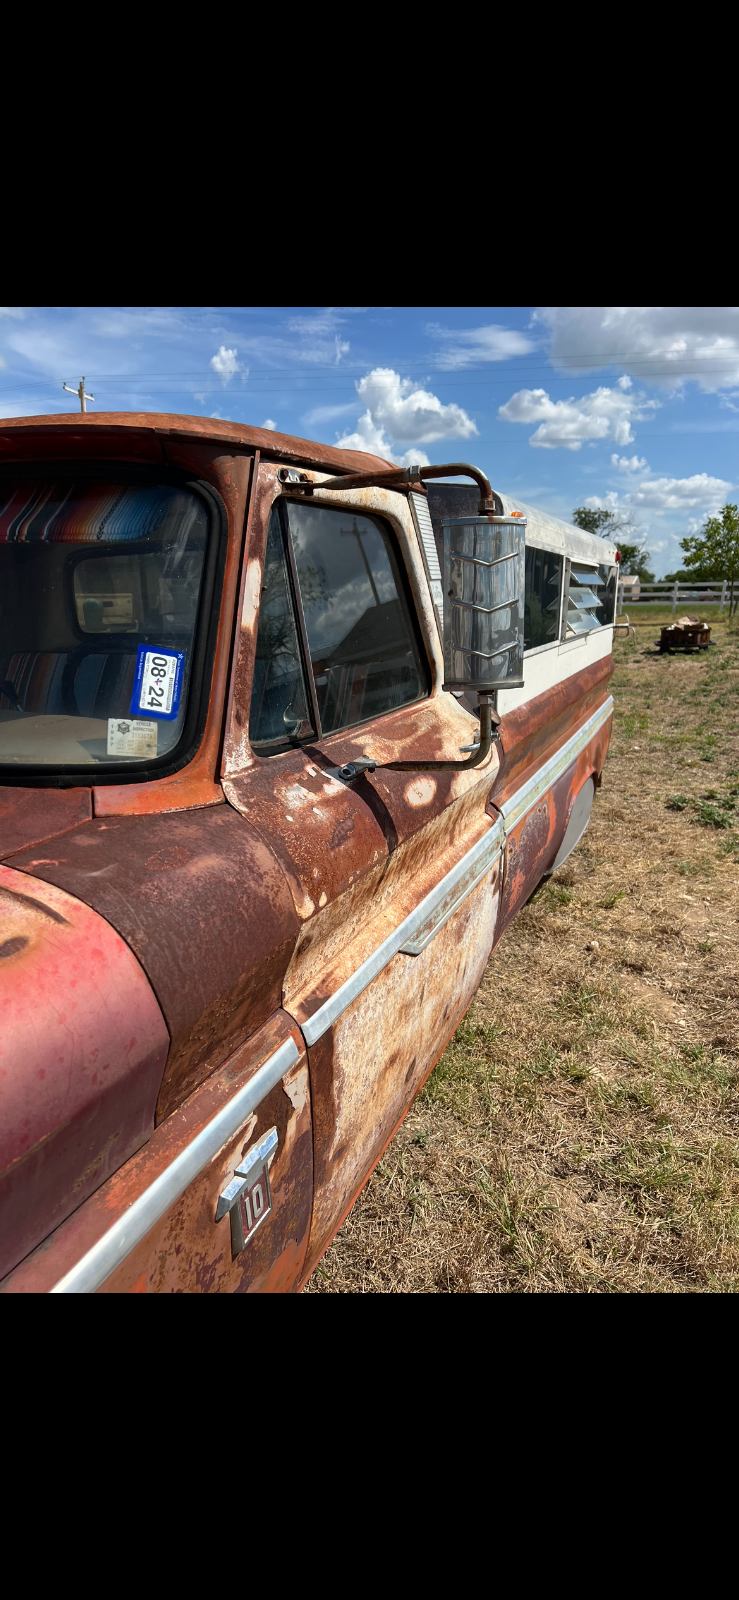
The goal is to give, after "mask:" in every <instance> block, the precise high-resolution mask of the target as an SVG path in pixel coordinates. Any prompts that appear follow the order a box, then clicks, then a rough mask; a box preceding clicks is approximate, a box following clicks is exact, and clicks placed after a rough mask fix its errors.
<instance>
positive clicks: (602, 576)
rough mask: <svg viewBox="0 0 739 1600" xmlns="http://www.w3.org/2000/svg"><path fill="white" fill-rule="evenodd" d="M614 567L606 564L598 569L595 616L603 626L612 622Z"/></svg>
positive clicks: (614, 582)
mask: <svg viewBox="0 0 739 1600" xmlns="http://www.w3.org/2000/svg"><path fill="white" fill-rule="evenodd" d="M616 571H617V568H616V567H611V566H609V565H608V564H607V563H606V562H604V563H602V564H601V566H600V567H599V568H598V581H597V588H596V585H595V584H594V585H593V587H594V588H596V593H597V595H598V601H599V605H598V610H597V612H596V616H597V618H598V621H599V622H600V623H601V624H602V625H603V626H605V625H607V624H608V623H609V622H613V608H614V604H615V601H616Z"/></svg>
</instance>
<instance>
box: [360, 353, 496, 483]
mask: <svg viewBox="0 0 739 1600" xmlns="http://www.w3.org/2000/svg"><path fill="white" fill-rule="evenodd" d="M356 388H357V394H358V396H359V398H360V400H363V401H365V402H366V405H367V410H366V411H365V412H364V413H363V414H362V416H361V417H360V418H359V420H358V422H357V424H356V428H355V429H354V431H353V432H352V433H345V434H343V435H342V437H341V438H340V439H339V441H338V442H339V444H340V445H341V447H342V449H345V450H369V451H371V452H372V454H373V455H380V456H385V457H386V458H388V459H389V460H391V461H396V462H397V463H398V465H399V466H408V467H410V466H414V465H415V464H416V462H418V463H419V465H428V456H427V455H425V453H424V451H423V450H419V448H418V446H419V444H434V443H436V442H437V440H439V439H468V438H469V437H470V435H471V434H473V433H477V427H476V425H475V423H474V422H473V420H472V418H471V417H470V416H468V414H467V412H466V411H463V409H462V407H461V406H458V405H456V404H455V403H454V402H450V404H448V405H444V404H443V402H442V401H441V400H439V398H438V396H437V395H435V394H431V393H430V391H429V390H428V389H419V388H417V387H416V386H415V385H414V384H413V382H412V380H411V379H410V378H401V376H400V374H399V373H398V372H394V371H393V369H392V367H375V368H373V370H372V372H368V373H366V374H365V376H364V377H363V378H360V380H359V383H358V384H357V386H356ZM398 443H401V444H407V443H411V444H412V446H413V448H412V449H410V450H407V451H406V452H405V453H404V454H401V455H399V454H397V453H396V452H397V445H398Z"/></svg>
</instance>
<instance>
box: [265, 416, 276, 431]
mask: <svg viewBox="0 0 739 1600" xmlns="http://www.w3.org/2000/svg"><path fill="white" fill-rule="evenodd" d="M262 427H263V428H266V429H267V430H268V432H269V433H276V432H277V423H276V422H273V421H272V418H271V417H265V419H264V422H263V423H262Z"/></svg>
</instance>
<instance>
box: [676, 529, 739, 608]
mask: <svg viewBox="0 0 739 1600" xmlns="http://www.w3.org/2000/svg"><path fill="white" fill-rule="evenodd" d="M680 548H681V549H682V550H684V551H685V566H686V568H689V569H690V577H691V578H694V579H695V581H696V582H697V583H713V582H715V581H716V580H718V581H719V582H723V580H724V578H725V579H726V580H727V582H728V584H729V586H730V587H729V616H730V617H733V615H734V613H735V611H736V609H737V606H738V605H739V508H738V507H737V506H732V505H729V503H728V502H727V504H726V505H725V506H724V509H723V511H722V512H721V516H720V517H706V520H705V523H704V525H703V527H702V529H701V531H700V533H693V534H689V535H688V537H687V538H686V539H681V540H680Z"/></svg>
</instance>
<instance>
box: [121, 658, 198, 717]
mask: <svg viewBox="0 0 739 1600" xmlns="http://www.w3.org/2000/svg"><path fill="white" fill-rule="evenodd" d="M184 670H185V652H184V650H167V649H164V648H160V647H159V646H157V645H149V644H140V645H139V650H138V655H137V657H136V676H135V678H134V683H133V696H132V699H131V716H132V717H138V716H144V717H160V718H161V719H162V720H163V721H165V722H174V720H175V717H176V716H177V713H178V711H179V709H180V700H181V699H182V679H183V676H184Z"/></svg>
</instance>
